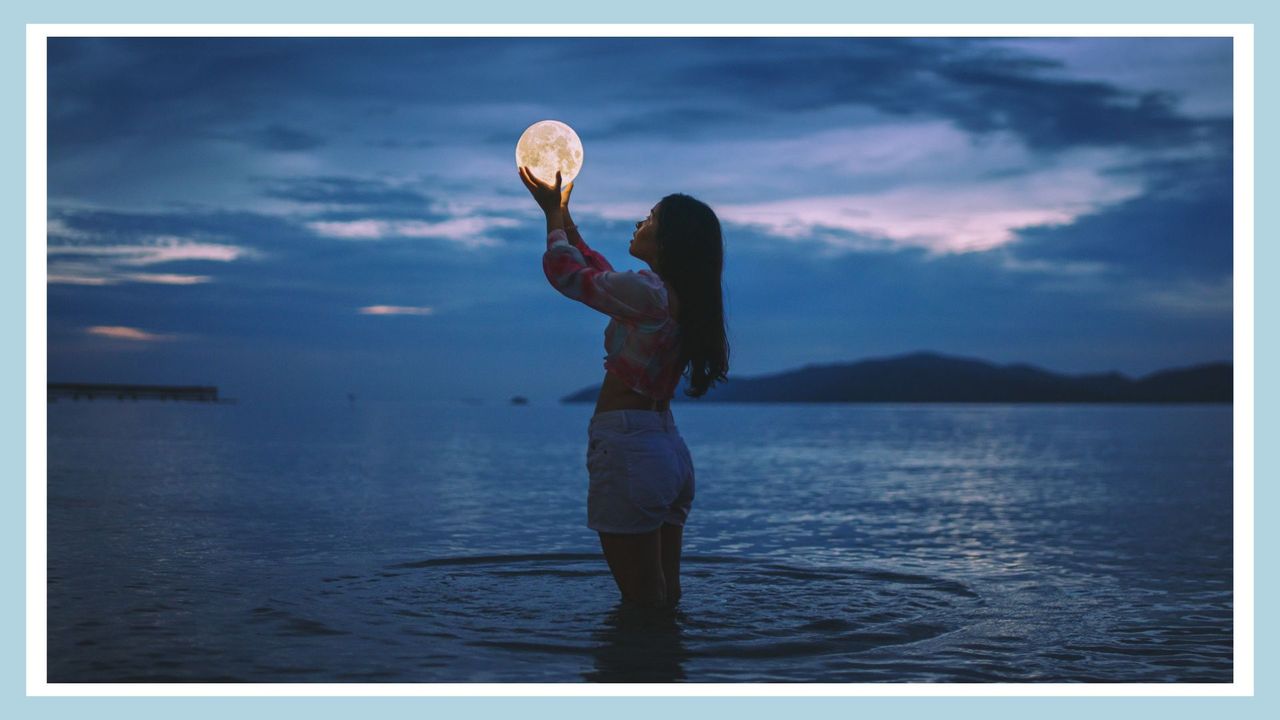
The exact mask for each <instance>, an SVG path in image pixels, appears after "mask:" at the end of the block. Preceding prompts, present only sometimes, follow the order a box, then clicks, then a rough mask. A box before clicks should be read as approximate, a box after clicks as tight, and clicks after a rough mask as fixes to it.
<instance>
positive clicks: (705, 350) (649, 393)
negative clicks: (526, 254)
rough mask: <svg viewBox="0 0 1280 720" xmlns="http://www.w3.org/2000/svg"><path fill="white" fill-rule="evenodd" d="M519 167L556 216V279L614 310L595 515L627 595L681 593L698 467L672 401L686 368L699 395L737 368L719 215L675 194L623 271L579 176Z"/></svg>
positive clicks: (598, 306)
mask: <svg viewBox="0 0 1280 720" xmlns="http://www.w3.org/2000/svg"><path fill="white" fill-rule="evenodd" d="M519 173H520V179H521V180H522V181H523V182H524V184H525V187H527V188H528V189H529V192H530V193H531V194H532V195H533V199H534V200H536V201H537V203H538V206H539V207H541V208H542V210H543V212H545V213H546V216H547V251H546V254H544V255H543V256H542V268H543V271H544V272H545V273H546V276H547V279H548V280H549V281H550V282H551V284H552V286H553V287H555V288H556V289H557V290H559V291H560V292H561V293H563V294H564V295H566V296H568V297H569V298H571V299H574V300H577V301H579V302H582V303H584V304H586V305H588V306H589V307H591V308H593V309H595V310H598V311H600V312H602V313H605V314H606V315H609V316H610V317H611V318H612V320H610V322H609V325H608V327H607V328H605V350H606V352H607V353H608V354H607V356H606V358H605V362H604V367H605V376H604V384H603V385H601V387H600V396H599V397H598V398H597V400H596V409H595V414H594V415H593V416H592V418H591V423H590V425H589V427H588V429H587V437H588V444H587V473H588V475H589V477H590V483H589V487H588V492H587V527H589V528H591V529H592V530H595V531H596V532H598V533H599V534H600V547H601V549H603V550H604V556H605V560H607V561H608V563H609V570H610V571H611V572H612V573H613V579H614V581H615V582H617V584H618V590H620V591H621V592H622V598H623V600H624V601H630V602H635V603H643V604H646V605H661V604H667V605H674V604H675V603H676V601H677V600H679V599H680V543H681V539H682V537H683V532H684V522H685V519H686V518H687V517H688V515H689V508H690V506H691V504H692V502H693V495H694V477H693V460H692V458H691V457H690V456H689V448H688V447H687V446H686V445H685V443H684V440H683V439H682V438H681V437H680V433H679V431H678V430H677V429H676V426H675V422H674V420H673V419H672V416H671V409H670V401H671V397H672V396H673V395H674V394H675V388H676V386H677V385H678V384H679V382H680V378H681V376H687V377H688V378H689V387H688V389H687V390H686V391H685V393H686V394H687V395H690V396H692V397H698V396H701V395H703V394H705V393H706V392H707V390H708V389H710V387H711V386H712V385H714V384H715V383H716V382H719V381H723V380H725V379H726V374H727V373H728V370H729V344H728V342H727V340H726V333H725V321H724V299H723V296H722V290H721V281H720V276H721V272H722V270H723V268H724V243H723V239H722V237H721V234H720V221H719V219H717V218H716V215H715V213H714V212H712V210H711V208H709V207H707V206H706V205H705V204H703V203H701V202H699V201H698V200H695V199H693V198H691V197H689V196H688V195H682V194H679V193H676V194H673V195H668V196H666V197H664V198H662V200H661V201H660V202H659V203H658V204H657V205H654V206H653V209H652V210H651V211H650V212H649V216H648V217H647V218H645V219H644V220H642V221H640V222H638V223H636V231H635V234H634V235H633V236H632V238H631V246H630V253H631V255H632V256H633V257H635V258H637V259H639V260H642V261H644V262H645V263H647V264H648V265H649V270H640V271H638V272H630V271H628V272H615V271H614V269H613V267H612V266H611V265H610V264H609V262H608V261H607V260H605V259H604V257H603V256H602V255H600V253H598V252H596V251H594V250H592V249H591V248H589V247H587V244H586V243H585V242H583V240H582V236H581V235H579V234H578V231H577V226H576V225H574V224H573V220H572V218H571V217H570V216H569V195H570V194H571V193H572V192H573V183H569V185H568V186H567V187H565V188H563V189H562V188H561V185H560V173H558V172H557V173H556V182H555V185H554V186H551V185H548V184H547V183H545V182H543V181H541V180H539V179H537V178H536V177H534V176H533V174H532V173H531V172H530V171H529V168H527V167H522V168H520V169H519Z"/></svg>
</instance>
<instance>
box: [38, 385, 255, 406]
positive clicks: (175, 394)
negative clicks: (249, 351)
mask: <svg viewBox="0 0 1280 720" xmlns="http://www.w3.org/2000/svg"><path fill="white" fill-rule="evenodd" d="M95 398H112V399H116V400H186V401H192V402H211V403H234V402H235V400H234V399H231V398H221V399H220V398H218V388H217V387H214V386H212V385H112V384H106V383H49V402H57V401H58V400H60V399H69V400H75V401H78V400H81V399H84V400H94V399H95Z"/></svg>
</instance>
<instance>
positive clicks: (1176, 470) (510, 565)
mask: <svg viewBox="0 0 1280 720" xmlns="http://www.w3.org/2000/svg"><path fill="white" fill-rule="evenodd" d="M48 411H49V420H48V481H47V482H48V566H47V568H48V630H47V632H48V635H47V637H48V679H49V681H50V682H168V681H182V682H255V683H256V682H291V683H292V682H539V683H547V682H550V683H573V682H595V681H622V682H626V681H643V682H838V683H862V682H966V683H967V682H1230V681H1231V678H1232V629H1233V625H1232V607H1233V606H1232V535H1231V533H1232V414H1231V408H1230V407H1229V406H1223V405H1215V406H1198V405H1166V406H1154V405H985V404H973V405H949V404H877V405H861V404H859V405H771V404H760V405H739V404H720V405H714V404H707V405H693V406H690V405H683V404H677V405H676V406H675V407H674V410H673V412H674V415H675V419H676V423H677V425H678V427H679V429H680V431H681V433H682V434H683V436H684V437H685V440H686V442H687V443H688V445H689V448H690V450H691V452H692V455H693V460H694V466H695V469H696V473H697V497H696V499H695V500H694V504H693V511H692V513H691V515H690V517H689V522H688V525H687V526H686V528H685V532H684V560H683V572H682V575H681V583H682V586H683V591H684V596H683V598H682V599H681V600H680V602H679V605H678V607H677V608H676V609H675V610H674V611H671V612H653V611H648V610H637V609H634V608H631V607H629V606H627V605H623V604H621V603H620V602H619V596H618V591H617V588H616V586H615V585H614V582H613V579H612V577H611V576H610V574H609V570H608V567H607V566H606V564H605V562H604V560H603V557H602V555H601V554H600V547H599V541H598V538H597V536H596V534H595V533H594V532H592V531H591V530H589V529H587V528H586V527H585V521H586V490H587V474H586V465H585V463H586V442H587V434H586V433H587V423H588V421H589V419H590V413H591V406H590V405H560V404H543V405H540V404H536V403H535V404H531V405H527V406H511V405H505V404H488V405H467V404H461V403H453V404H451V403H439V404H430V403H427V404H400V403H366V402H364V401H358V402H354V403H343V404H332V405H324V404H312V405H303V404H299V405H263V404H255V403H254V402H253V401H251V400H245V401H241V402H240V403H239V404H235V405H209V404H199V403H174V402H143V401H140V402H128V401H126V402H119V401H114V400H112V401H103V400H97V401H94V402H85V401H81V402H77V403H71V402H58V403H53V404H50V405H49V406H48Z"/></svg>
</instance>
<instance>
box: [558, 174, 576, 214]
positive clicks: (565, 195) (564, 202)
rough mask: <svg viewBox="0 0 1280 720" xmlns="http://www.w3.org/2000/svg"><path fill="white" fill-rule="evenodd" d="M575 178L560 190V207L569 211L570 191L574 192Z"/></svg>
mask: <svg viewBox="0 0 1280 720" xmlns="http://www.w3.org/2000/svg"><path fill="white" fill-rule="evenodd" d="M573 182H574V181H573V180H570V181H569V184H568V185H565V186H564V189H562V190H561V191H560V209H561V210H564V211H565V212H569V193H571V192H573Z"/></svg>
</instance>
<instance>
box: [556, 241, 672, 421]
mask: <svg viewBox="0 0 1280 720" xmlns="http://www.w3.org/2000/svg"><path fill="white" fill-rule="evenodd" d="M542 271H543V272H544V273H546V275H547V280H549V281H550V282H551V286H552V287H554V288H555V289H556V290H559V291H560V293H561V294H563V295H564V296H565V297H568V298H570V299H572V300H577V301H579V302H581V303H583V304H584V305H587V306H588V307H591V308H593V309H595V310H599V311H600V312H602V313H604V314H606V315H608V316H609V317H611V318H613V319H612V320H610V321H609V325H608V327H606V328H605V329H604V349H605V353H606V355H605V358H604V368H605V370H606V371H608V372H612V373H614V374H616V375H618V376H620V377H621V378H622V380H623V381H624V382H625V383H626V384H627V386H628V387H630V388H631V389H633V390H635V391H636V392H638V393H641V394H643V395H648V396H649V397H652V398H654V399H657V400H662V399H666V398H670V397H671V396H672V395H674V394H675V389H676V386H677V385H678V384H679V382H680V373H681V371H682V370H683V369H684V368H681V367H677V366H676V363H677V362H679V360H678V359H677V354H678V352H679V349H680V348H679V339H680V326H679V325H678V324H677V323H676V321H675V318H673V317H671V313H670V312H669V311H668V309H667V308H668V306H667V287H666V285H664V284H663V282H662V278H660V277H658V275H657V274H656V273H654V272H653V271H651V270H640V271H637V272H632V271H627V272H615V271H614V269H613V266H612V265H610V264H609V261H608V260H605V259H604V256H603V255H601V254H600V253H598V252H596V251H595V250H592V249H591V248H589V247H587V244H586V243H585V242H583V241H582V240H581V239H579V241H578V244H577V245H576V246H575V245H572V244H570V243H569V236H568V235H566V234H565V231H564V230H560V229H556V230H552V231H551V232H550V233H548V234H547V252H546V253H544V254H543V256H542Z"/></svg>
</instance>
